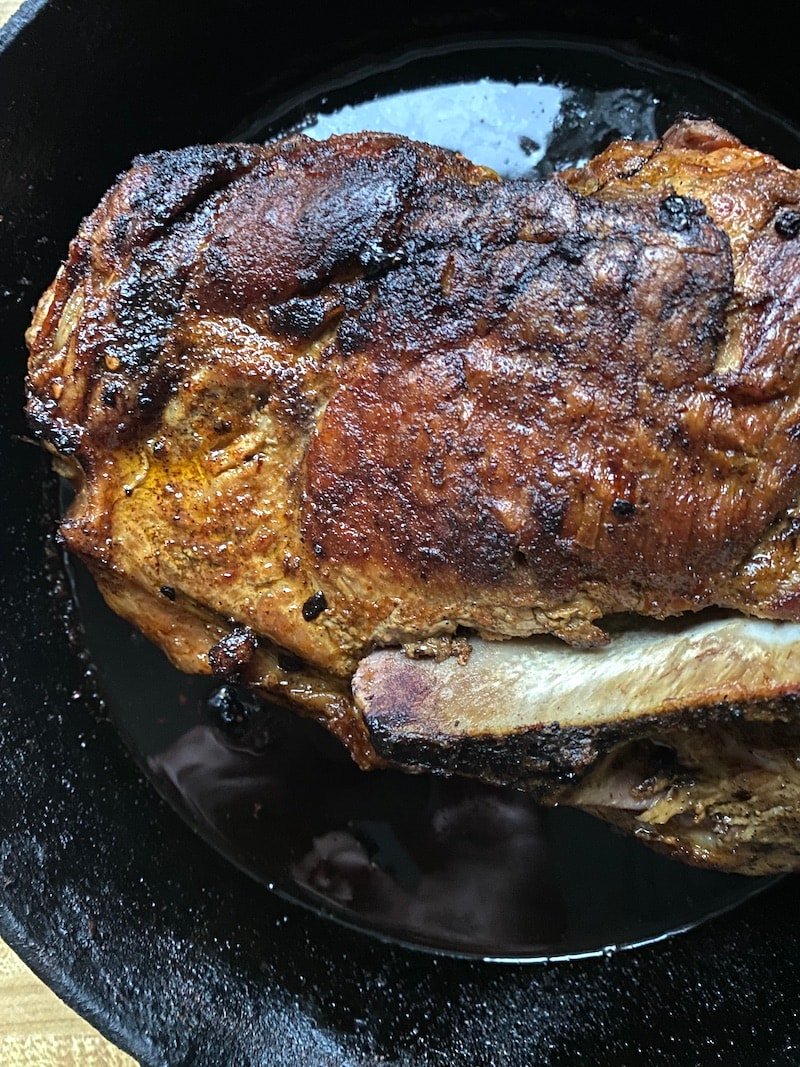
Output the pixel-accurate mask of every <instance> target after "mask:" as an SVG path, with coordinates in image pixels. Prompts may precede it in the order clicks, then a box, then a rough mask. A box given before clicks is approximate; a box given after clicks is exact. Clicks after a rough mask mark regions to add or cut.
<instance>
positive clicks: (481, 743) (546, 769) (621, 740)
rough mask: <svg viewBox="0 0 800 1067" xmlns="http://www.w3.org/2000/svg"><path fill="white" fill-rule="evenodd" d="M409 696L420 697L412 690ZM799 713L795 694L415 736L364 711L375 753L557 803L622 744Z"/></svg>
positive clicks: (795, 716) (413, 767)
mask: <svg viewBox="0 0 800 1067" xmlns="http://www.w3.org/2000/svg"><path fill="white" fill-rule="evenodd" d="M410 699H411V700H412V701H413V699H414V697H413V694H412V695H411V697H410ZM799 717H800V696H798V695H795V694H790V695H787V696H785V697H781V698H780V699H775V700H761V701H752V702H746V703H736V702H733V703H731V702H725V703H720V704H710V705H706V706H702V707H693V708H684V709H676V710H674V711H669V712H666V713H661V714H657V715H642V716H639V717H637V718H636V719H634V720H632V721H629V722H623V723H602V724H600V725H598V726H596V727H590V726H581V727H573V726H570V725H569V724H568V723H562V722H553V723H545V724H541V725H539V726H537V727H534V728H531V729H520V730H516V731H514V732H509V733H504V734H502V735H499V736H498V735H496V734H490V733H485V734H474V735H471V736H453V735H452V734H450V735H448V734H444V733H442V734H440V735H438V736H437V735H436V734H435V733H432V732H426V733H425V735H424V736H414V735H413V734H411V733H409V732H406V731H403V732H399V731H398V730H397V729H396V728H395V725H394V723H392V722H391V721H390V720H389V719H387V718H386V717H383V716H378V715H376V716H371V715H370V711H369V709H366V710H365V712H364V718H365V721H366V723H367V727H368V729H369V735H370V738H371V740H372V743H373V745H374V747H375V751H376V753H377V754H378V756H380V757H381V758H382V759H383V760H385V761H386V763H388V764H390V765H395V766H399V767H403V768H405V769H406V770H414V771H416V772H427V773H431V774H437V775H444V776H452V775H454V774H455V775H460V776H463V777H467V778H478V779H480V780H481V781H483V782H492V783H495V784H497V785H510V786H513V787H514V788H516V789H523V790H525V791H526V792H529V793H532V794H533V795H534V796H537V797H539V798H540V799H542V800H546V801H548V802H550V803H553V802H557V801H558V800H559V798H560V797H561V798H563V797H564V795H565V790H569V789H572V788H573V787H574V786H575V785H576V784H577V783H579V782H580V780H581V778H582V777H583V776H584V775H586V774H588V773H589V771H590V770H591V769H592V768H594V767H595V766H596V765H597V764H598V763H599V762H600V761H601V760H602V759H603V758H604V757H605V756H608V755H610V754H611V753H612V752H614V750H615V749H617V748H618V747H619V746H620V745H623V744H626V743H630V742H635V741H639V740H641V739H643V738H652V737H654V738H663V737H664V736H668V735H669V733H670V731H673V730H681V731H684V732H690V731H693V730H703V729H706V728H708V727H709V726H712V725H723V726H729V727H731V728H732V729H735V727H736V725H737V724H738V723H739V722H740V721H742V720H744V719H746V720H752V721H761V720H769V721H783V722H786V721H797V720H798V718H799Z"/></svg>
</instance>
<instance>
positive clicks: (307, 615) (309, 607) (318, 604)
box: [303, 590, 328, 622]
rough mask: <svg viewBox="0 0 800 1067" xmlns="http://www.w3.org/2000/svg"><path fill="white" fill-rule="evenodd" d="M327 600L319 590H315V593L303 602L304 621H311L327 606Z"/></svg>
mask: <svg viewBox="0 0 800 1067" xmlns="http://www.w3.org/2000/svg"><path fill="white" fill-rule="evenodd" d="M327 606H328V601H327V600H326V599H325V594H324V593H323V592H322V591H321V590H317V592H316V593H312V594H311V596H310V597H309V598H308V600H307V601H306V602H305V604H303V618H304V619H305V620H306V622H313V621H314V619H316V618H317V617H318V616H319V615H321V614H322V613H323V611H324V610H325V609H326V608H327Z"/></svg>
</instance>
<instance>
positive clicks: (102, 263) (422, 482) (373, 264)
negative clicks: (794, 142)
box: [28, 123, 800, 677]
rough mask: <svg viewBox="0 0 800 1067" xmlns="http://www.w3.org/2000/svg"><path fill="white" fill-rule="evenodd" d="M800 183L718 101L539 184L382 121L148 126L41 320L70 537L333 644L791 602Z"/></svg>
mask: <svg viewBox="0 0 800 1067" xmlns="http://www.w3.org/2000/svg"><path fill="white" fill-rule="evenodd" d="M798 205H800V178H798V175H797V174H795V173H794V172H792V171H789V170H787V169H786V168H784V167H781V165H780V164H779V163H777V162H776V161H775V160H772V159H770V158H769V157H767V156H764V155H763V154H761V153H757V152H752V151H751V150H749V149H746V148H745V147H744V146H742V145H740V144H739V142H737V141H736V140H735V138H732V137H731V136H730V135H728V134H726V133H725V132H724V131H720V130H719V129H718V128H716V127H714V126H713V125H711V124H708V123H684V124H682V125H679V126H678V127H675V128H673V130H671V131H669V133H668V134H667V135H666V136H665V138H664V139H663V141H662V142H661V143H660V144H646V145H638V146H636V145H631V144H622V145H616V146H612V147H611V148H610V149H609V150H607V152H606V153H603V155H602V156H601V157H599V158H598V159H597V160H595V161H593V162H592V163H591V164H589V165H588V166H587V168H585V169H584V170H582V171H579V172H573V173H571V174H569V175H566V176H565V177H564V178H563V179H554V180H552V181H549V182H545V183H541V184H539V183H534V182H528V181H509V182H501V181H499V180H497V179H496V176H493V175H492V174H490V173H489V172H487V171H486V170H484V169H482V168H480V167H476V166H474V165H473V164H471V163H470V162H469V161H467V160H465V159H463V158H462V157H460V156H458V155H456V154H453V153H449V152H446V151H444V150H441V149H436V148H432V147H430V146H427V145H422V144H417V143H414V142H411V141H408V140H405V139H404V138H400V137H393V136H389V135H380V134H360V135H351V136H346V137H341V138H332V139H331V140H329V141H327V142H313V141H310V140H308V139H307V138H303V137H298V138H295V139H293V140H290V141H287V142H282V143H280V144H277V145H273V146H270V147H266V148H262V147H258V146H246V145H228V146H224V145H223V146H213V147H206V148H193V149H186V150H182V151H180V152H176V153H157V154H156V155H154V156H148V157H144V158H141V159H139V160H137V161H136V162H135V164H134V166H133V168H132V170H130V171H129V172H128V173H127V174H125V175H123V176H122V178H121V179H120V180H119V182H118V183H117V185H115V186H114V188H113V189H112V190H110V192H109V193H108V194H107V195H106V197H105V198H104V200H103V201H102V203H101V204H100V206H99V207H98V208H97V210H96V211H95V212H94V213H93V214H92V215H91V216H90V217H89V218H88V219H87V220H86V221H85V222H84V224H83V225H82V226H81V229H80V232H79V234H78V237H77V238H76V239H75V241H74V242H73V244H72V246H71V248H70V252H69V256H68V259H67V261H66V263H65V265H64V267H63V268H62V270H61V271H60V272H59V274H58V276H57V278H56V280H55V282H54V283H53V285H52V286H51V288H50V290H49V291H48V293H46V294H45V296H44V297H43V299H42V301H41V302H40V305H39V307H38V309H37V311H36V315H35V317H34V323H33V325H32V327H31V329H30V331H29V334H28V341H29V345H30V350H31V356H30V364H29V382H28V395H29V405H28V410H29V415H30V418H31V424H32V426H33V428H34V430H35V432H36V433H37V435H38V436H40V437H41V438H42V439H43V440H45V441H47V442H48V443H49V446H50V447H51V449H53V450H55V451H56V452H57V453H59V454H60V455H61V456H62V457H68V458H69V463H70V466H69V470H70V473H71V475H72V476H73V477H74V479H75V480H76V481H77V482H79V483H81V487H82V488H81V491H80V492H79V493H78V496H77V497H76V501H75V503H74V505H73V507H72V509H71V511H70V514H69V516H68V517H67V520H66V522H65V524H64V529H63V532H64V536H65V539H66V541H67V543H68V544H69V546H70V547H71V548H72V550H73V551H76V552H78V553H80V554H81V555H83V556H84V557H85V558H87V559H91V560H93V561H94V563H95V565H98V566H100V565H102V566H106V567H109V568H112V569H113V570H115V572H116V573H118V574H120V575H123V576H124V575H125V574H130V575H131V577H133V576H134V572H135V579H136V580H137V581H138V582H140V583H141V584H150V585H153V586H154V587H156V588H159V587H161V586H162V585H167V586H168V587H170V588H174V589H175V590H176V593H177V595H179V596H180V597H183V598H185V599H187V600H190V601H193V602H196V603H197V604H198V605H199V607H201V608H202V609H203V610H207V611H211V612H215V613H217V614H219V616H220V617H221V618H223V619H225V620H232V624H234V625H237V626H244V627H248V628H250V629H251V630H252V631H253V632H254V633H255V634H256V635H258V636H259V637H261V636H263V637H266V638H268V639H270V640H273V641H275V643H276V644H278V645H279V646H281V647H283V648H285V649H286V650H287V651H289V652H291V653H292V654H294V655H297V656H300V657H301V658H302V659H304V660H305V661H307V662H309V663H312V664H313V665H315V666H316V667H317V668H320V669H322V670H326V671H330V672H332V673H335V674H337V675H339V676H340V677H347V676H349V675H350V674H351V673H352V671H353V669H354V667H355V665H356V663H357V661H358V659H359V658H360V657H361V656H362V655H363V654H364V653H365V652H366V651H368V650H369V648H370V647H373V646H375V645H385V644H393V643H402V642H407V641H414V640H418V639H423V638H426V637H430V636H436V635H443V634H448V633H453V632H454V631H455V630H456V628H457V627H458V626H466V627H470V628H472V629H475V630H477V631H479V632H480V633H483V634H485V635H489V636H494V637H505V636H513V635H516V636H525V635H528V634H531V633H537V632H552V633H555V634H557V635H559V636H561V637H563V638H565V639H566V640H568V641H570V642H572V643H575V644H592V643H597V642H599V641H601V640H602V639H603V635H602V633H601V632H600V631H599V630H598V629H597V628H596V627H595V626H594V625H593V620H595V619H597V618H598V617H599V616H601V615H603V614H604V613H607V612H611V611H623V610H627V611H634V612H638V613H641V614H650V615H655V616H659V617H663V616H666V615H669V614H674V613H678V612H682V611H686V610H696V609H698V608H702V607H704V606H706V605H709V604H725V605H728V606H733V607H738V608H741V609H742V610H745V611H747V612H750V613H753V614H760V615H763V616H766V617H784V618H792V617H796V616H797V612H798V610H800V596H798V595H796V593H800V578H798V576H797V572H798V568H797V563H796V558H795V556H794V555H793V554H792V553H789V552H787V551H786V549H785V545H784V544H782V546H781V548H780V550H779V551H777V552H776V553H774V552H773V549H772V545H771V541H770V538H771V536H772V533H771V531H772V530H773V529H774V528H775V527H776V524H780V522H781V521H782V518H783V517H784V516H785V514H786V512H787V509H789V508H790V506H791V505H792V504H793V503H794V501H795V500H796V497H797V494H798V489H800V432H798V426H800V369H799V368H798V366H797V345H796V343H795V341H794V338H795V336H796V332H797V329H798V327H799V326H800V270H798V269H797V268H798V264H799V263H800V245H799V244H798V242H797V240H796V239H795V238H793V237H792V236H791V233H790V229H791V227H788V226H787V225H785V224H783V223H779V222H778V220H779V219H784V220H785V218H786V212H787V211H792V210H796V209H797V207H798ZM137 530H138V531H139V534H138V540H137V533H136V531H137ZM231 531H233V533H232V535H231ZM754 553H755V554H758V556H759V559H762V560H763V557H764V556H765V555H766V556H768V557H770V558H773V559H777V560H778V561H779V567H778V568H775V567H772V568H770V567H763V566H762V567H761V568H760V570H759V572H758V575H757V576H755V577H754V576H753V574H752V573H751V571H748V561H749V560H750V559H751V557H753V555H754ZM771 554H772V555H771ZM281 568H282V570H280V569H281ZM289 568H291V569H289ZM314 596H317V597H318V598H321V599H320V600H319V603H323V602H324V604H325V605H326V607H325V610H324V611H322V612H321V613H320V614H318V615H317V614H315V615H314V617H313V618H308V617H307V615H308V613H309V612H308V609H306V611H305V614H304V605H308V604H309V603H310V598H312V597H314ZM206 651H207V650H206Z"/></svg>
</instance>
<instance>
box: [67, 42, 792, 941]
mask: <svg viewBox="0 0 800 1067" xmlns="http://www.w3.org/2000/svg"><path fill="white" fill-rule="evenodd" d="M685 113H690V114H695V115H699V116H701V117H712V118H714V119H716V120H717V121H719V122H721V123H722V124H723V125H726V126H728V127H729V128H730V129H731V130H733V132H735V133H736V134H738V135H739V136H740V137H742V139H743V140H745V141H746V142H748V143H750V144H752V145H753V146H755V147H758V148H763V149H766V150H769V151H772V152H774V153H775V154H776V155H778V156H779V157H780V158H781V159H782V160H783V161H784V162H786V163H788V164H790V165H793V166H797V165H800V140H798V136H797V134H796V132H795V131H794V130H793V129H792V127H791V126H790V125H789V124H787V123H786V122H784V121H783V120H782V119H780V118H779V117H778V116H775V115H773V114H769V113H766V112H764V111H763V110H760V109H759V108H757V107H756V106H755V105H754V104H753V103H752V102H750V101H749V100H747V99H746V98H745V97H743V96H741V95H739V94H738V93H736V92H735V91H733V90H731V89H728V88H726V87H723V86H720V85H719V84H717V83H715V82H712V81H710V80H709V79H707V78H704V77H703V76H702V75H699V74H692V73H687V72H685V71H676V70H671V69H667V68H665V67H662V66H658V65H655V64H653V63H652V62H650V61H646V60H643V59H641V58H640V57H634V56H626V55H622V54H618V53H616V52H614V51H612V50H609V49H608V48H604V47H602V48H601V47H594V46H589V45H586V44H577V43H575V42H552V41H550V42H544V41H529V40H526V41H521V40H513V41H511V40H480V41H470V42H463V41H462V42H458V43H450V44H445V45H442V44H440V45H437V46H435V47H431V48H429V49H426V50H420V51H417V52H415V53H413V54H408V55H397V56H389V57H387V58H386V60H385V62H381V63H379V62H375V63H373V64H372V65H371V66H370V67H365V68H363V69H358V70H349V71H342V72H339V75H338V76H337V77H336V78H333V79H331V80H330V81H329V82H327V83H326V84H322V85H310V86H309V87H308V90H307V92H304V93H299V94H295V95H293V96H292V97H290V98H285V99H282V100H274V99H273V100H270V101H269V102H266V103H265V104H264V106H263V107H261V108H260V109H259V110H258V111H257V112H256V113H254V114H251V115H249V116H247V117H246V118H245V119H243V120H242V121H241V122H240V123H239V124H238V125H237V126H236V127H235V128H234V129H233V130H232V131H231V134H230V139H232V140H236V139H239V140H242V139H247V140H255V141H265V140H270V139H273V138H275V137H278V136H281V135H283V134H285V133H287V132H299V131H303V132H305V133H307V134H308V135H309V136H312V137H319V138H322V137H327V136H329V135H331V134H334V133H344V132H348V131H356V130H362V129H371V130H386V131H390V132H396V133H402V134H406V135H408V136H410V137H414V138H418V139H421V140H426V141H430V142H431V143H435V144H441V145H444V146H446V147H449V148H453V149H458V150H460V151H462V152H463V153H464V154H465V155H467V156H468V157H469V158H471V159H472V160H474V161H475V162H476V163H480V164H484V165H487V166H490V167H493V168H494V169H495V170H497V171H498V172H499V173H500V174H502V175H504V176H507V177H543V176H546V175H548V174H550V173H552V171H553V170H554V169H558V168H559V167H562V166H566V165H570V164H575V163H580V162H582V161H584V160H585V159H587V158H589V157H590V156H591V155H593V154H594V153H596V152H597V151H598V150H600V149H601V148H603V147H604V146H605V145H606V144H608V143H609V141H611V140H613V139H615V138H617V137H621V136H622V137H624V136H630V137H636V138H647V137H652V136H655V135H657V133H658V132H660V131H662V130H663V129H665V128H666V127H667V126H668V125H669V124H670V123H671V122H672V121H674V120H675V119H676V118H678V117H679V116H680V115H681V114H685ZM75 583H76V593H77V597H78V601H79V604H80V608H81V614H82V619H83V624H84V629H85V633H86V639H87V643H88V647H89V650H90V652H91V654H92V657H93V659H94V660H95V662H96V663H97V665H98V668H99V671H100V674H101V681H102V688H103V691H104V694H105V696H106V698H107V700H108V704H109V707H110V710H111V713H112V715H113V717H114V719H115V721H116V722H117V724H118V726H119V728H120V730H121V732H122V734H123V735H124V737H125V739H126V741H127V743H128V745H129V747H130V749H131V751H132V752H133V754H134V756H135V757H136V759H137V760H138V761H139V763H140V764H141V766H142V767H143V768H144V769H145V771H146V773H147V774H148V775H149V777H150V778H151V780H152V781H153V783H154V784H155V786H156V788H157V789H158V790H159V791H160V792H161V793H162V795H164V796H165V797H166V798H167V799H168V800H169V802H170V803H171V804H172V805H173V806H174V807H175V809H176V810H177V811H178V812H179V813H180V814H181V815H182V816H183V817H184V818H185V819H186V820H187V821H188V822H189V823H190V824H191V825H192V826H194V827H195V828H196V829H197V830H198V832H199V833H201V834H202V835H203V836H204V837H205V838H206V839H207V840H208V841H209V842H210V843H211V844H212V845H213V846H214V847H215V848H217V849H218V850H219V851H221V852H222V853H224V854H225V855H226V856H227V857H228V858H229V859H231V860H232V861H233V862H234V863H236V864H237V865H238V866H240V867H241V868H243V869H244V870H246V871H247V872H248V873H250V874H251V875H252V876H253V877H254V878H255V879H256V880H257V881H258V882H260V883H261V884H262V885H264V886H266V887H268V888H269V889H272V890H275V891H276V892H279V893H280V894H282V895H284V896H285V897H287V898H290V899H292V900H295V901H298V902H300V903H303V904H306V905H309V906H311V907H313V908H316V909H317V910H319V911H321V912H323V913H324V914H328V915H330V916H332V917H334V918H336V919H339V920H341V921H344V922H346V923H348V924H350V925H352V926H355V927H357V928H359V929H362V930H365V931H369V932H371V933H374V934H378V935H380V936H384V937H386V938H389V939H392V940H396V941H399V942H402V943H405V944H411V945H415V946H419V947H423V948H426V949H429V950H433V951H440V952H448V953H453V954H460V955H468V956H479V957H490V958H494V959H518V960H541V959H545V958H553V957H556V958H558V957H574V956H579V955H585V954H591V953H599V952H603V951H612V950H613V949H615V948H618V947H622V946H630V945H635V944H642V943H645V942H648V941H652V940H655V939H658V938H661V937H664V936H667V935H669V934H671V933H675V932H678V931H681V930H684V929H686V928H687V927H690V926H692V925H694V924H696V923H698V922H700V921H702V920H704V919H707V918H709V917H710V916H713V915H715V914H718V913H720V912H722V911H725V910H727V909H728V908H730V907H732V906H734V905H735V904H737V903H738V902H740V901H741V900H743V899H745V898H746V897H748V896H750V895H751V894H752V893H754V892H756V891H758V890H759V889H761V888H763V886H764V885H765V884H767V882H766V881H765V880H752V879H745V878H743V877H740V876H736V875H722V874H713V873H709V872H703V871H699V870H695V869H693V868H690V867H685V866H683V865H681V864H679V863H676V862H673V861H671V860H668V859H665V858H663V857H660V856H657V855H655V854H654V853H651V852H650V851H648V850H647V849H646V848H644V847H642V846H641V845H640V844H638V843H637V842H636V841H635V840H633V839H629V838H623V837H620V836H618V835H616V834H615V833H614V832H613V831H612V830H610V829H609V828H608V827H606V826H604V825H602V824H601V823H599V822H597V821H596V820H593V819H591V818H589V817H587V816H583V815H581V814H579V813H576V812H570V811H561V810H555V811H547V810H542V809H540V808H539V807H538V806H537V805H536V804H534V803H533V802H532V801H531V800H530V799H529V798H527V797H526V796H525V795H524V794H521V793H518V792H514V791H511V790H501V789H497V788H491V787H488V786H481V785H478V784H475V783H469V782H464V781H455V780H454V781H447V780H441V779H434V778H431V777H411V776H406V775H402V774H399V773H394V772H380V773H378V772H376V773H371V774H365V773H362V772H360V771H358V770H357V769H356V767H355V766H354V765H353V764H352V763H351V761H350V759H349V757H348V755H347V754H346V753H345V752H344V751H343V750H342V749H341V748H340V747H339V746H338V744H337V743H336V742H335V741H333V740H332V739H331V738H330V737H328V736H327V734H326V733H325V732H324V731H323V730H322V729H321V728H319V727H317V726H315V725H314V724H312V723H309V722H306V721H303V720H301V719H299V718H297V717H296V716H294V715H292V714H291V713H290V712H287V711H284V710H282V709H278V708H273V707H268V706H263V705H260V704H259V703H258V702H257V701H255V700H254V699H253V698H252V697H251V696H249V695H248V694H247V693H245V692H242V691H240V690H237V689H236V688H235V687H221V686H219V685H218V684H216V683H214V682H213V681H210V680H208V679H201V678H192V677H186V676H184V675H181V674H179V673H178V672H176V671H175V670H173V669H172V668H171V667H170V666H169V665H168V664H167V662H166V660H165V659H164V657H163V656H162V654H161V653H160V652H158V651H157V650H156V649H155V648H153V647H151V646H150V645H149V644H148V643H147V642H146V641H145V640H144V639H143V638H142V637H141V636H139V635H138V634H136V633H134V632H133V631H132V630H131V629H130V627H128V626H127V625H126V624H125V623H123V622H122V621H121V620H119V619H117V618H116V617H115V616H113V615H112V614H111V612H110V611H109V610H108V609H107V608H106V607H105V605H104V604H103V602H102V600H101V598H100V596H99V594H98V593H97V591H96V589H95V588H94V585H93V583H92V582H91V579H89V578H88V576H87V575H86V574H85V573H84V572H83V571H82V570H80V569H79V568H77V569H76V572H75Z"/></svg>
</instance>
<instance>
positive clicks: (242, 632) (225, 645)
mask: <svg viewBox="0 0 800 1067" xmlns="http://www.w3.org/2000/svg"><path fill="white" fill-rule="evenodd" d="M257 645H258V639H257V638H256V635H255V634H254V633H253V631H252V630H251V629H250V628H249V627H248V626H236V627H234V629H233V630H231V632H230V633H229V634H226V635H225V636H224V637H222V638H220V640H219V641H217V643H216V644H215V645H213V646H212V647H211V648H210V649H209V650H208V662H209V664H210V666H211V670H212V671H213V672H214V674H216V675H217V676H219V677H222V678H230V677H232V676H234V675H236V674H238V673H239V671H240V670H241V669H242V668H243V667H245V666H246V665H247V664H248V663H249V662H250V660H251V659H252V658H253V655H254V653H255V651H256V647H257Z"/></svg>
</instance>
